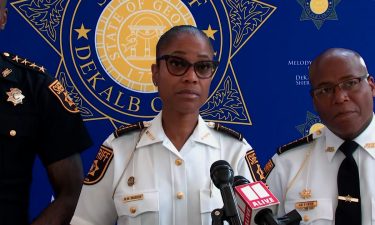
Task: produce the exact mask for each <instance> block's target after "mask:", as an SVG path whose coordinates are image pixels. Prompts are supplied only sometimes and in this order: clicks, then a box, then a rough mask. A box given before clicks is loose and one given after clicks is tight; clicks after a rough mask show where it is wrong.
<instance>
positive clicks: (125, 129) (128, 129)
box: [114, 121, 150, 138]
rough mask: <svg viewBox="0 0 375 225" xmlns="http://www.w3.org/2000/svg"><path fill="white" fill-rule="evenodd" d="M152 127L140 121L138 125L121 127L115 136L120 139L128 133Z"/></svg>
mask: <svg viewBox="0 0 375 225" xmlns="http://www.w3.org/2000/svg"><path fill="white" fill-rule="evenodd" d="M149 126H150V123H149V122H144V121H140V122H138V123H135V124H130V125H127V126H121V127H119V128H118V129H117V130H116V131H115V133H114V135H115V138H118V137H120V136H122V135H124V134H126V133H129V132H131V131H135V130H142V129H143V128H145V127H149Z"/></svg>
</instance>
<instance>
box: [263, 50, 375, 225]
mask: <svg viewBox="0 0 375 225" xmlns="http://www.w3.org/2000/svg"><path fill="white" fill-rule="evenodd" d="M309 72H310V74H309V75H310V82H311V86H312V89H311V96H312V99H313V104H314V107H315V109H316V111H317V112H318V114H319V116H320V118H321V120H322V121H323V123H324V125H325V127H324V128H322V129H320V130H318V131H315V132H314V133H312V134H310V135H309V136H307V137H304V138H302V139H300V140H297V141H294V142H292V143H289V144H287V145H284V146H282V147H280V148H279V150H278V152H277V154H275V156H274V157H273V158H272V159H271V160H270V161H269V162H268V164H267V165H266V168H265V170H266V171H265V172H266V175H268V177H267V184H268V185H269V187H270V189H271V191H272V192H273V193H274V194H275V195H276V196H277V197H278V198H279V200H280V202H281V204H280V207H279V215H283V214H285V212H289V211H290V210H293V209H295V208H296V209H297V210H298V212H299V213H300V214H301V216H302V218H303V221H302V222H301V224H314V225H331V224H336V225H342V224H351V225H360V224H364V225H371V224H375V179H374V178H375V121H374V116H373V114H374V113H373V97H374V95H375V85H374V78H373V77H372V76H370V75H369V74H368V71H367V67H366V64H365V62H364V60H363V59H362V57H361V56H360V55H359V54H358V53H357V52H354V51H352V50H349V49H341V48H334V49H328V50H326V51H325V52H323V53H322V54H320V55H319V56H318V57H317V58H316V59H315V60H314V61H313V62H312V64H311V66H310V71H309ZM345 143H350V144H345ZM349 145H350V146H353V147H352V148H351V152H349V153H348V152H347V151H346V150H345V148H346V147H344V146H349ZM347 149H348V148H347ZM344 152H345V153H344ZM353 193H354V194H353Z"/></svg>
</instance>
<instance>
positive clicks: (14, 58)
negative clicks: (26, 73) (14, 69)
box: [3, 52, 47, 73]
mask: <svg viewBox="0 0 375 225" xmlns="http://www.w3.org/2000/svg"><path fill="white" fill-rule="evenodd" d="M3 55H4V56H5V58H6V59H7V60H8V61H10V62H12V63H13V64H16V65H18V66H22V67H24V68H27V69H31V70H34V71H36V72H39V73H46V71H47V69H46V68H44V67H43V66H39V65H37V64H36V63H35V62H32V61H29V60H27V59H26V58H22V57H20V56H18V55H13V54H10V53H8V52H4V53H3Z"/></svg>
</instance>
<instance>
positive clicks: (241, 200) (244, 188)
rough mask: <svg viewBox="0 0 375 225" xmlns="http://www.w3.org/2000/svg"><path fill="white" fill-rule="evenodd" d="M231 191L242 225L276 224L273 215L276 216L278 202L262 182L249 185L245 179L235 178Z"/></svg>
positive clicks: (241, 177)
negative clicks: (233, 193)
mask: <svg viewBox="0 0 375 225" xmlns="http://www.w3.org/2000/svg"><path fill="white" fill-rule="evenodd" d="M233 189H234V192H235V195H236V199H237V202H238V208H239V211H240V218H241V220H242V221H243V225H251V224H259V225H263V224H265V225H277V224H278V223H277V221H276V220H275V219H274V218H273V214H276V210H277V206H278V204H279V200H278V199H277V198H276V197H275V196H274V195H273V194H272V193H271V191H270V190H269V189H268V188H267V187H266V185H265V184H264V183H263V182H261V181H258V182H254V183H250V182H249V181H248V180H247V179H246V178H245V177H243V176H236V177H235V178H234V185H233Z"/></svg>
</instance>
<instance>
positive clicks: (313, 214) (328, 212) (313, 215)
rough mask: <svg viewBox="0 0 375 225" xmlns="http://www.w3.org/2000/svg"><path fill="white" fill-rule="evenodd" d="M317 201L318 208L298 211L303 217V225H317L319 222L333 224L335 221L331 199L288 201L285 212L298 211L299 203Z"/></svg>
mask: <svg viewBox="0 0 375 225" xmlns="http://www.w3.org/2000/svg"><path fill="white" fill-rule="evenodd" d="M307 201H317V206H316V207H315V208H313V209H309V210H303V209H297V211H298V213H299V214H300V215H301V217H302V221H301V225H307V224H315V222H318V221H319V224H332V222H333V220H334V211H333V208H332V207H333V206H332V200H331V199H308V200H307V199H306V200H301V201H286V202H285V211H286V213H288V212H290V211H292V210H294V209H296V207H295V206H296V203H297V202H307Z"/></svg>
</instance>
